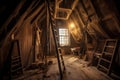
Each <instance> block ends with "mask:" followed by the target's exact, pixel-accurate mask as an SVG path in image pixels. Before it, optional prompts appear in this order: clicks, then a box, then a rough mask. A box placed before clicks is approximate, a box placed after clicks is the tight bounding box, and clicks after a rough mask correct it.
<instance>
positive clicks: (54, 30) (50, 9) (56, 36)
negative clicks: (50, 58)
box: [46, 0, 65, 80]
mask: <svg viewBox="0 0 120 80" xmlns="http://www.w3.org/2000/svg"><path fill="white" fill-rule="evenodd" d="M46 2H47V8H48V12H49V16H50V24H51V29H52V33H53V37H54V41H55V50H56V56H57V61H58V68H59V73H60V80H62V79H63V73H64V72H65V64H64V59H63V56H62V54H61V49H60V48H59V34H58V28H57V26H56V20H55V18H54V10H53V9H54V6H53V4H51V3H50V1H49V0H46Z"/></svg>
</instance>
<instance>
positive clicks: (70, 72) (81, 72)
mask: <svg viewBox="0 0 120 80" xmlns="http://www.w3.org/2000/svg"><path fill="white" fill-rule="evenodd" d="M49 60H52V61H53V63H52V65H50V66H49V67H48V71H47V73H44V72H43V71H41V70H40V69H34V70H28V71H24V75H23V76H21V77H19V78H17V79H16V80H59V70H58V65H57V59H56V58H50V59H49ZM64 61H65V66H66V72H65V73H64V78H63V80H112V79H111V78H110V77H109V76H107V75H106V74H105V73H103V72H101V71H99V70H98V69H97V68H96V67H94V66H87V62H85V61H83V60H81V59H79V58H77V57H75V56H64ZM43 73H44V74H43Z"/></svg>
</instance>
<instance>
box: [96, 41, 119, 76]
mask: <svg viewBox="0 0 120 80" xmlns="http://www.w3.org/2000/svg"><path fill="white" fill-rule="evenodd" d="M117 45H118V40H117V39H107V40H106V42H105V45H104V47H103V51H102V56H101V58H100V59H99V62H98V65H97V68H102V69H104V70H105V71H106V72H107V74H108V75H110V73H111V68H112V64H113V60H114V57H115V53H117V49H118V47H117Z"/></svg>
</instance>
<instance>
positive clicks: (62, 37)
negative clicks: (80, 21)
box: [59, 28, 70, 46]
mask: <svg viewBox="0 0 120 80" xmlns="http://www.w3.org/2000/svg"><path fill="white" fill-rule="evenodd" d="M69 38H70V37H69V32H68V29H64V28H60V29H59V43H60V46H69V43H70V41H69Z"/></svg>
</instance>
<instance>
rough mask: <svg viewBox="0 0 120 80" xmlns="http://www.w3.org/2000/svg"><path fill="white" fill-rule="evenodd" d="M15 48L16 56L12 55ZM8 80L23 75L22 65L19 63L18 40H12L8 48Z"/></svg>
mask: <svg viewBox="0 0 120 80" xmlns="http://www.w3.org/2000/svg"><path fill="white" fill-rule="evenodd" d="M14 48H16V51H17V52H15V53H16V54H15V55H14V54H12V53H13V49H14ZM14 50H15V49H14ZM10 54H11V56H10V71H9V72H10V79H14V78H16V77H18V76H19V75H22V74H23V68H22V63H21V56H20V47H19V41H18V40H13V41H12V44H11V48H10Z"/></svg>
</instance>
